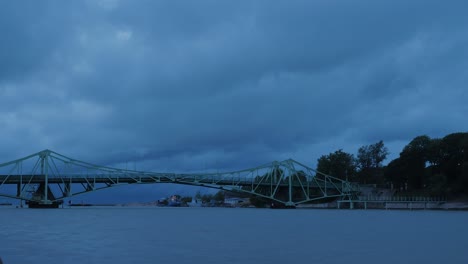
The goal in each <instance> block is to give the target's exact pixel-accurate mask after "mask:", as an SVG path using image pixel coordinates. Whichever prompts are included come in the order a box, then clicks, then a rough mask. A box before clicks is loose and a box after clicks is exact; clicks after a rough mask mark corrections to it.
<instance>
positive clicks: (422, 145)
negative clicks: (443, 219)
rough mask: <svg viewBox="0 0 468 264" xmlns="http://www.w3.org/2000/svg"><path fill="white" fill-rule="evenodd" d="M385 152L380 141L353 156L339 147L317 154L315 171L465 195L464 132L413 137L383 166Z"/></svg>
mask: <svg viewBox="0 0 468 264" xmlns="http://www.w3.org/2000/svg"><path fill="white" fill-rule="evenodd" d="M388 154H389V152H388V149H387V147H385V145H384V142H383V141H382V140H381V141H379V142H377V143H375V144H371V145H366V146H362V147H360V148H359V149H358V152H357V154H356V156H355V155H354V154H350V153H346V152H344V151H343V150H342V149H339V150H337V151H335V152H333V153H330V154H328V155H323V156H321V157H320V158H319V159H318V163H317V170H318V171H320V172H322V173H326V174H329V175H331V176H335V177H337V178H341V179H344V180H346V179H347V180H349V181H353V182H358V183H360V184H378V185H385V186H387V187H388V188H393V189H395V190H399V191H405V192H419V193H421V192H423V193H424V194H427V195H446V196H459V195H463V194H468V133H452V134H449V135H447V136H445V137H443V138H430V137H429V136H427V135H422V136H417V137H415V138H414V139H413V140H411V142H409V143H408V144H407V145H406V146H405V147H404V148H403V150H402V151H401V152H400V155H399V157H397V158H395V159H394V160H392V161H390V162H389V163H388V164H387V165H383V162H384V161H385V160H386V158H387V156H388Z"/></svg>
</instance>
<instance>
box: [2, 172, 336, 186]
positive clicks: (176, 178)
mask: <svg viewBox="0 0 468 264" xmlns="http://www.w3.org/2000/svg"><path fill="white" fill-rule="evenodd" d="M44 179H45V177H44V175H37V174H36V175H0V183H3V184H41V183H44ZM48 183H49V184H65V183H70V184H106V185H116V184H145V183H146V184H148V183H178V184H187V185H203V184H207V185H224V186H252V185H255V186H271V185H274V186H289V182H288V181H287V180H282V181H281V182H280V183H278V182H270V181H262V180H254V178H238V177H232V178H228V177H224V178H223V177H219V176H216V175H214V176H205V175H203V176H201V175H193V174H188V175H186V174H163V175H161V174H157V175H151V176H150V175H142V176H139V175H132V176H118V177H115V176H114V177H112V176H104V175H101V174H98V175H87V177H83V176H64V177H57V176H51V175H49V177H48ZM292 186H293V187H301V186H302V187H308V188H320V189H337V188H342V187H343V186H341V185H339V184H333V183H330V182H328V183H327V182H318V181H314V180H312V181H308V183H307V184H304V183H302V184H301V183H299V182H297V181H292Z"/></svg>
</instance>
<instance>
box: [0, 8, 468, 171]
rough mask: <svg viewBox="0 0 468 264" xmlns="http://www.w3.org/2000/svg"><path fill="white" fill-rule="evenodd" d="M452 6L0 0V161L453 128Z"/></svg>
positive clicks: (252, 157)
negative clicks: (45, 153) (48, 153)
mask: <svg viewBox="0 0 468 264" xmlns="http://www.w3.org/2000/svg"><path fill="white" fill-rule="evenodd" d="M467 7H468V5H467V4H466V3H465V2H464V1H452V2H450V3H442V2H441V1H411V2H408V1H352V2H346V1H292V2H291V1H288V2H287V3H286V2H271V1H249V2H242V3H238V2H223V3H220V2H219V1H196V2H171V3H169V2H161V1H138V2H134V1H118V0H101V1H76V2H74V3H73V4H69V3H67V4H64V3H58V2H56V1H41V2H37V1H30V2H27V1H25V2H22V3H16V2H15V3H13V2H2V3H0V31H1V32H2V42H1V43H0V61H1V64H0V98H1V104H0V126H1V127H2V130H1V131H0V136H1V137H2V138H3V144H2V146H3V148H2V152H1V153H0V158H1V160H9V159H13V158H15V157H19V156H23V155H26V154H29V153H32V152H36V151H38V150H41V149H44V148H50V149H54V150H56V151H58V152H62V153H64V154H66V155H69V156H73V157H76V158H79V159H83V160H88V161H92V162H95V163H100V164H105V165H115V166H127V164H128V163H129V162H130V163H131V164H134V165H135V164H136V165H137V166H138V167H139V168H140V169H147V170H157V171H183V172H185V171H203V170H232V169H241V168H245V167H250V166H255V165H257V164H263V163H265V162H268V161H271V160H280V159H284V158H289V157H291V158H294V159H297V160H299V161H301V162H303V163H306V164H310V165H311V166H314V165H315V162H316V160H317V158H319V157H320V155H322V154H327V153H329V152H331V151H335V150H336V149H339V148H343V149H344V150H345V151H348V152H351V153H355V152H356V151H357V148H359V146H362V145H364V144H371V143H374V142H376V141H377V140H380V139H382V140H384V142H385V143H386V144H387V145H388V146H389V147H390V151H391V153H392V157H394V156H395V155H398V153H399V152H400V151H401V148H402V147H403V146H404V145H405V144H406V143H407V142H409V141H410V140H411V139H412V138H413V137H415V136H417V135H420V134H428V135H429V136H432V137H438V136H443V135H445V134H447V133H451V132H456V131H466V130H467V129H468V127H467V122H466V116H465V113H467V112H468V109H467V108H468V107H467V105H466V103H465V102H466V101H467V99H468V98H467V97H468V95H467V90H466V89H465V86H466V85H465V84H466V83H467V77H466V76H468V74H467V70H466V69H468V65H467V64H468V58H467V57H468V55H467V54H468V50H467V49H468V48H467V47H468V45H467V44H468V37H467V36H468V34H467V33H468V32H467V31H468V27H467V26H466V25H468V19H467V17H466V15H465V12H464V11H465V10H466V9H467Z"/></svg>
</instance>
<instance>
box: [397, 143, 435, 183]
mask: <svg viewBox="0 0 468 264" xmlns="http://www.w3.org/2000/svg"><path fill="white" fill-rule="evenodd" d="M431 148H433V146H432V140H431V138H430V137H428V136H426V135H423V136H417V137H415V138H414V139H413V140H411V142H410V143H408V145H406V146H405V147H404V148H403V151H402V152H401V153H400V160H402V164H401V165H402V166H401V170H402V171H401V173H402V174H403V175H404V176H405V178H406V179H407V181H408V188H409V189H421V188H423V187H424V185H425V184H427V183H425V177H424V175H425V169H426V163H427V162H428V161H429V159H430V158H429V153H430V152H431V151H430V150H431Z"/></svg>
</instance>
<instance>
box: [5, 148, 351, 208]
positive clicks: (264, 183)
mask: <svg viewBox="0 0 468 264" xmlns="http://www.w3.org/2000/svg"><path fill="white" fill-rule="evenodd" d="M155 183H172V184H185V185H193V186H204V187H208V188H215V189H221V190H227V191H232V192H238V193H244V194H249V195H252V196H256V197H258V198H260V199H264V200H265V201H269V202H271V203H273V204H276V205H279V206H284V207H295V206H296V205H299V204H305V203H313V202H320V201H331V200H353V199H355V197H356V195H357V193H358V185H356V184H353V183H351V182H348V181H345V180H342V179H339V178H336V177H333V176H330V175H327V174H325V173H321V172H319V171H316V170H314V169H312V168H309V167H307V166H306V165H303V164H301V163H299V162H297V161H294V160H292V159H289V160H285V161H281V162H278V161H274V162H271V163H268V164H264V165H261V166H258V167H255V168H250V169H245V170H239V171H233V172H223V173H189V174H186V173H185V174H184V173H158V172H145V171H137V170H128V169H119V168H112V167H107V166H100V165H95V164H92V163H88V162H84V161H80V160H76V159H72V158H69V157H67V156H64V155H62V154H59V153H57V152H54V151H51V150H43V151H40V152H38V153H35V154H32V155H29V156H26V157H24V158H20V159H16V160H13V161H10V162H5V163H2V164H0V196H3V197H8V198H14V199H19V200H22V201H25V202H26V204H28V205H29V207H30V208H31V207H34V208H57V207H59V205H60V204H62V203H63V200H64V199H66V198H69V197H73V196H76V195H80V194H83V193H87V192H93V191H98V190H102V189H105V188H111V187H116V186H121V185H128V184H155ZM8 185H13V186H16V188H13V189H14V191H13V192H11V189H12V188H11V186H8Z"/></svg>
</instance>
